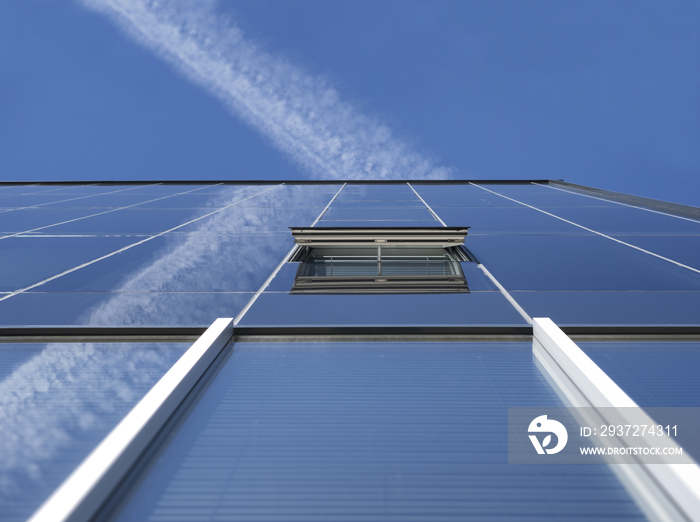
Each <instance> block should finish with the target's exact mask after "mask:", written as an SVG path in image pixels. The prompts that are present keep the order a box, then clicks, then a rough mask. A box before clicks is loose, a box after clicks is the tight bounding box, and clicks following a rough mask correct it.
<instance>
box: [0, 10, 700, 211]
mask: <svg viewBox="0 0 700 522" xmlns="http://www.w3.org/2000/svg"><path fill="white" fill-rule="evenodd" d="M85 4H90V5H89V6H88V7H86V5H85ZM163 4H165V7H164V8H159V9H158V8H154V7H153V6H152V5H151V3H150V2H148V1H145V0H84V2H77V1H71V0H6V1H3V2H0V173H1V174H0V179H2V180H31V181H37V180H103V179H104V180H141V179H299V178H328V179H336V178H338V177H352V178H362V177H371V178H380V177H386V178H406V177H414V178H421V177H445V176H447V177H455V178H460V179H465V178H467V179H527V178H538V179H542V178H550V179H564V180H566V181H570V182H573V183H580V184H585V185H591V186H595V187H599V188H606V189H611V190H619V191H623V192H628V193H633V194H639V195H643V196H647V197H656V198H660V199H667V200H670V201H675V202H679V203H685V204H694V205H698V206H700V36H699V35H700V32H699V31H698V30H697V28H698V27H700V4H698V3H696V2H690V1H688V2H643V1H642V2H639V1H602V2H598V1H590V0H586V1H579V2H573V1H571V2H556V1H553V0H552V1H534V0H528V1H514V0H509V1H503V2H499V1H478V2H477V1H468V0H460V1H454V2H450V1H442V2H439V1H430V2H427V1H410V0H401V1H388V0H385V1H381V2H378V1H360V0H353V1H343V2H334V1H329V0H324V1H309V0H306V1H281V0H278V1H268V0H254V1H222V2H218V3H217V2H214V1H211V0H182V1H177V2H163ZM119 13H121V15H120V17H119V16H117V15H118V14H119ZM173 27H177V28H180V29H182V28H186V29H187V31H185V32H183V33H182V34H183V35H184V36H182V35H181V36H180V37H178V38H173V37H172V35H171V33H168V31H166V30H165V29H167V28H173ZM193 49H194V51H193ZM242 81H243V82H247V83H245V87H241V85H242V84H241V82H242Z"/></svg>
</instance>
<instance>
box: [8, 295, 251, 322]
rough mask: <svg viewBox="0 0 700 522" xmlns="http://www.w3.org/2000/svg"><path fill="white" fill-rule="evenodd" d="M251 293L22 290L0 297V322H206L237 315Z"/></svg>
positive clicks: (248, 299)
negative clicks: (2, 299)
mask: <svg viewBox="0 0 700 522" xmlns="http://www.w3.org/2000/svg"><path fill="white" fill-rule="evenodd" d="M253 295H254V294H253V293H248V292H221V293H213V292H211V293H209V292H172V293H156V292H151V293H144V292H134V293H126V292H125V293H105V292H75V293H39V292H36V293H34V292H25V293H22V294H18V295H15V296H13V297H11V298H9V299H5V300H4V301H0V326H183V327H186V326H209V325H211V323H213V322H214V321H215V320H216V319H217V318H218V317H236V315H237V314H238V312H240V311H241V310H242V309H243V307H244V306H245V305H246V304H247V303H248V301H250V299H251V298H252V297H253ZM0 297H2V296H1V295H0Z"/></svg>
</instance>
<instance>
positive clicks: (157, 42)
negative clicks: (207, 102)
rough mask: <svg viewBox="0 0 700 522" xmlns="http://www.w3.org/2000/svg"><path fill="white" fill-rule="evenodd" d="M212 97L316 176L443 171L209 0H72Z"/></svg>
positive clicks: (358, 176) (376, 176) (385, 176)
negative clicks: (251, 37) (249, 36)
mask: <svg viewBox="0 0 700 522" xmlns="http://www.w3.org/2000/svg"><path fill="white" fill-rule="evenodd" d="M79 1H80V2H81V3H82V4H84V5H86V6H88V7H90V8H92V9H95V10H97V11H100V12H102V13H104V14H106V15H108V16H109V17H110V18H112V19H113V20H114V21H116V22H117V23H118V24H119V25H120V26H121V27H122V28H123V29H124V30H125V31H127V32H128V33H129V34H130V35H131V36H133V37H134V38H135V39H136V40H137V41H138V42H140V43H141V44H143V45H144V46H146V47H148V48H149V49H151V50H153V51H155V52H156V53H157V54H158V55H159V56H161V57H162V58H164V59H166V60H167V61H168V62H170V63H171V64H172V65H173V66H175V67H176V68H177V69H178V70H179V71H180V72H181V73H183V74H184V75H185V76H186V77H187V78H189V79H190V80H192V81H193V82H195V83H197V84H199V85H201V86H203V87H204V88H205V89H207V90H208V91H209V92H210V93H212V94H213V95H215V96H216V97H218V98H219V99H220V100H221V101H222V102H223V103H224V104H225V105H226V106H227V107H228V108H229V109H231V110H232V111H233V113H234V114H236V115H237V116H238V117H240V118H241V119H243V120H244V121H245V122H246V123H247V124H248V125H250V126H251V127H253V128H254V129H256V130H257V131H258V132H260V133H262V134H263V135H264V136H266V137H267V138H268V139H269V140H270V141H271V142H272V143H273V144H274V145H275V146H276V147H277V148H279V149H280V150H282V151H284V152H285V153H287V154H288V155H289V156H291V157H292V158H293V159H294V160H295V161H296V162H297V163H298V164H299V165H301V166H302V167H304V168H305V169H307V170H308V171H310V172H311V173H313V174H314V175H316V176H318V177H324V178H327V177H328V176H332V177H335V178H343V179H368V178H372V179H390V178H413V179H424V178H444V177H447V176H449V175H450V174H451V171H450V169H446V168H444V167H440V168H438V167H435V166H434V165H433V164H432V162H431V161H430V160H428V159H426V158H424V157H423V156H421V155H420V154H418V153H417V152H415V151H413V150H411V148H410V147H409V145H408V144H407V143H406V142H404V141H402V140H400V139H398V138H395V137H393V136H392V135H391V131H390V130H389V128H388V127H387V126H386V125H384V124H382V123H381V122H380V121H378V120H376V119H375V118H371V117H368V116H365V115H364V114H362V113H361V112H360V111H359V110H358V109H357V108H356V107H354V106H353V105H351V104H350V103H348V102H345V101H342V100H340V98H339V95H338V92H337V91H336V90H335V89H334V88H333V87H332V86H331V85H329V84H328V82H327V81H325V80H323V79H321V78H314V77H312V76H310V75H308V74H305V73H304V72H303V71H301V70H300V69H298V68H296V67H294V66H293V65H292V64H290V63H289V62H288V61H286V60H283V59H280V58H276V57H274V56H272V55H270V54H267V53H265V52H263V51H262V50H260V49H259V48H258V47H257V46H256V45H254V44H253V43H251V42H249V41H247V40H246V39H245V38H244V37H243V34H242V32H241V31H240V30H239V29H238V28H236V27H235V26H232V25H231V24H230V23H226V22H224V21H222V20H221V19H220V18H217V17H216V16H215V15H214V14H213V13H212V8H213V4H214V3H215V2H212V1H211V0H199V1H198V0H189V1H186V2H182V1H180V2H156V1H153V0H79Z"/></svg>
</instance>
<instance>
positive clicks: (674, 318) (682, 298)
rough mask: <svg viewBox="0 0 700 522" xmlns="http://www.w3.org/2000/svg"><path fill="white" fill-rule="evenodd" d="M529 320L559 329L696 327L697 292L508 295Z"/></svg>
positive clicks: (699, 322)
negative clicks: (541, 320)
mask: <svg viewBox="0 0 700 522" xmlns="http://www.w3.org/2000/svg"><path fill="white" fill-rule="evenodd" d="M511 295H512V296H513V297H514V298H515V300H516V301H517V302H518V303H519V304H520V305H521V306H522V307H523V308H524V309H525V311H526V312H527V313H528V314H529V315H530V317H551V319H552V320H553V321H554V322H555V323H556V324H558V325H559V326H567V325H622V326H655V325H659V326H673V325H681V326H687V325H694V326H697V325H700V314H698V310H700V292H511Z"/></svg>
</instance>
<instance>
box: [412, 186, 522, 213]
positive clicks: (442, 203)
mask: <svg viewBox="0 0 700 522" xmlns="http://www.w3.org/2000/svg"><path fill="white" fill-rule="evenodd" d="M421 197H422V198H423V200H424V201H425V202H426V203H427V204H428V205H430V206H431V207H433V209H435V210H437V209H438V208H440V207H522V205H521V204H520V203H515V202H513V201H510V200H507V199H505V198H502V197H500V196H496V195H495V194H489V193H488V192H484V191H483V190H480V191H479V193H478V194H471V193H469V194H463V193H462V191H460V190H455V191H454V192H438V193H434V194H432V193H430V194H421Z"/></svg>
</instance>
